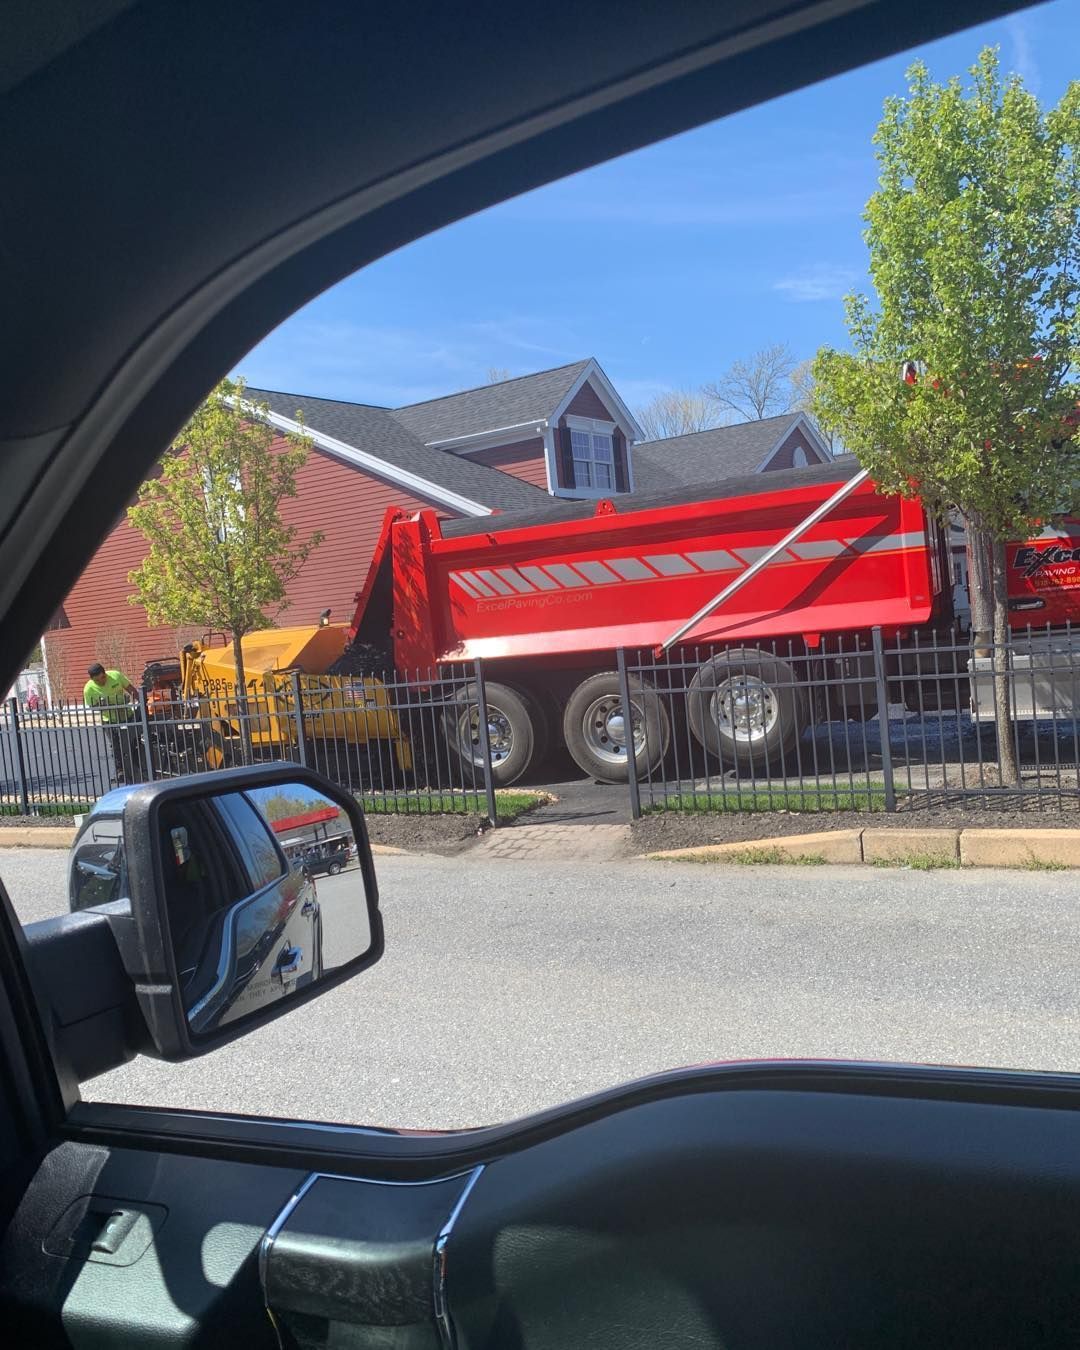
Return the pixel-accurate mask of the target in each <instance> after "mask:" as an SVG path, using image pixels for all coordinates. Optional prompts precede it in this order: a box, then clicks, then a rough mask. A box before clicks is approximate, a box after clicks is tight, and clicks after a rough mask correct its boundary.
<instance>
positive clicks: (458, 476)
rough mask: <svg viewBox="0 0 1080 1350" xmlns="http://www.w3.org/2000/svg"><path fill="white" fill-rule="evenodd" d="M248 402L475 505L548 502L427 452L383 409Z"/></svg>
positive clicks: (282, 398)
mask: <svg viewBox="0 0 1080 1350" xmlns="http://www.w3.org/2000/svg"><path fill="white" fill-rule="evenodd" d="M247 395H248V397H249V398H251V399H253V400H255V401H256V402H259V403H266V404H267V405H268V406H269V408H270V411H271V412H275V413H277V414H278V415H279V416H281V417H289V418H295V417H296V414H297V412H300V413H301V414H302V415H303V419H304V422H305V424H306V426H307V427H308V429H309V430H311V431H321V432H322V433H323V434H324V435H325V436H332V437H333V438H334V440H338V441H344V443H345V444H346V445H350V446H352V447H353V448H354V449H356V450H364V451H366V452H367V453H368V454H370V455H376V456H378V458H379V459H382V460H385V461H386V463H387V464H388V465H391V466H396V467H397V468H401V469H406V470H407V471H408V472H409V473H414V474H418V475H419V476H420V477H421V478H426V479H427V480H428V481H429V482H432V483H435V484H438V485H439V486H441V487H444V488H447V489H448V490H449V491H451V492H456V493H458V494H460V495H461V496H462V497H468V498H469V499H470V500H471V501H474V502H478V503H479V504H480V505H481V506H488V507H491V508H492V509H493V510H495V509H498V510H502V511H514V510H521V509H524V508H527V507H530V506H534V505H536V504H537V503H542V502H544V501H547V500H548V496H547V493H546V492H545V491H544V490H543V488H538V487H534V486H533V484H532V483H525V482H522V480H521V479H520V478H514V477H513V476H512V475H511V474H508V473H502V472H500V471H499V470H498V469H492V468H489V467H488V466H487V465H486V464H476V463H474V462H473V461H472V460H470V459H465V458H462V457H461V456H460V455H451V454H448V453H447V452H446V451H445V450H433V449H432V448H431V447H430V446H427V445H424V444H423V442H422V441H419V440H417V438H416V437H415V436H414V435H412V434H411V433H410V432H409V431H407V430H406V428H405V427H404V426H402V425H401V423H400V422H399V421H397V420H396V419H395V418H394V416H393V415H392V414H391V411H390V409H388V408H376V407H373V406H372V405H371V404H367V403H342V402H339V401H338V400H337V399H331V398H310V397H308V396H307V395H306V394H282V393H278V392H277V391H275V390H273V389H253V388H251V387H249V388H248V389H247Z"/></svg>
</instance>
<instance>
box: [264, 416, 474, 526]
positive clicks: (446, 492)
mask: <svg viewBox="0 0 1080 1350" xmlns="http://www.w3.org/2000/svg"><path fill="white" fill-rule="evenodd" d="M245 406H246V408H247V410H248V411H249V412H250V413H251V414H252V415H253V416H257V417H264V418H265V419H266V420H267V421H268V422H269V423H270V424H271V426H275V427H277V428H278V430H279V431H290V432H292V433H293V434H294V435H297V436H308V437H310V439H311V440H312V441H314V443H315V444H316V445H317V446H318V447H319V449H320V450H326V451H328V452H329V453H330V454H332V455H336V456H337V457H338V458H339V459H343V460H345V461H346V462H347V463H349V464H355V465H356V466H357V468H360V469H369V470H370V471H371V472H372V473H374V474H375V475H376V476H377V477H379V478H389V479H390V481H391V482H392V483H397V484H398V486H399V487H403V488H407V489H408V490H409V491H410V492H415V493H416V495H417V496H418V497H430V498H431V499H432V501H436V502H438V503H439V504H440V505H442V506H446V507H449V509H450V510H451V511H459V512H460V513H461V514H462V515H465V516H490V515H491V514H492V510H491V507H490V506H484V505H483V503H482V502H474V501H472V499H471V498H469V497H462V496H461V495H460V494H459V493H457V492H452V491H451V490H450V489H449V488H447V487H443V486H442V484H441V483H434V482H432V480H431V479H430V478H423V477H421V475H420V474H418V473H412V472H411V471H410V470H409V469H403V468H401V467H400V466H399V465H397V464H390V463H388V462H387V461H386V460H385V459H380V458H379V456H378V455H372V454H369V453H368V451H366V450H358V449H357V448H356V446H355V445H347V444H346V442H345V441H339V440H337V439H336V438H335V437H334V436H327V435H326V434H325V433H324V432H321V431H315V430H313V429H312V428H311V427H309V426H305V425H303V424H302V423H300V422H295V421H293V419H292V418H291V417H282V415H281V414H280V413H276V412H270V411H264V410H262V409H260V408H258V407H256V406H255V405H254V404H251V403H249V404H246V405H245Z"/></svg>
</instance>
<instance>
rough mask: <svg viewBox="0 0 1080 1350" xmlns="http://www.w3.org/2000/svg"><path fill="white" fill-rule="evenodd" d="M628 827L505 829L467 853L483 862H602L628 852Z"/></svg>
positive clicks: (560, 826) (528, 826)
mask: <svg viewBox="0 0 1080 1350" xmlns="http://www.w3.org/2000/svg"><path fill="white" fill-rule="evenodd" d="M629 846H630V826H629V825H556V824H552V825H507V826H504V827H503V828H502V829H500V830H488V832H487V833H486V834H485V835H484V836H483V838H482V839H480V840H478V842H477V843H475V844H474V845H473V846H472V848H471V849H470V850H469V853H470V854H472V855H479V856H480V857H483V858H507V859H523V860H528V861H529V862H535V861H537V860H538V859H539V860H543V859H551V861H553V862H554V861H558V860H561V861H563V862H574V861H575V860H578V859H581V860H588V861H590V862H605V861H607V860H608V859H610V858H622V857H626V856H627V854H628V853H629V852H630V847H629Z"/></svg>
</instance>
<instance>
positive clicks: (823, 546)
mask: <svg viewBox="0 0 1080 1350" xmlns="http://www.w3.org/2000/svg"><path fill="white" fill-rule="evenodd" d="M843 551H844V545H843V543H842V542H841V540H839V539H810V540H800V541H799V542H798V543H795V544H792V545H791V546H790V547H789V549H788V552H789V553H794V554H795V556H796V558H798V559H799V560H800V561H801V562H809V561H810V560H811V559H812V558H836V557H839V555H840V554H841V553H843Z"/></svg>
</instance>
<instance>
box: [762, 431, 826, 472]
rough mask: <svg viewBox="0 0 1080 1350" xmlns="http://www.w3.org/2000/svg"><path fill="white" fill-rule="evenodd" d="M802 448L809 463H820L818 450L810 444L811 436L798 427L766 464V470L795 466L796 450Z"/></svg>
mask: <svg viewBox="0 0 1080 1350" xmlns="http://www.w3.org/2000/svg"><path fill="white" fill-rule="evenodd" d="M799 448H801V449H802V450H803V452H804V453H805V455H806V462H807V464H820V463H821V459H820V457H819V455H818V452H817V451H816V450H814V449H813V448H812V447H811V445H810V440H809V437H807V435H806V434H805V432H803V431H802V430H801V429H800V428H798V427H796V428H795V430H794V431H792V432H790V433H789V434H788V435H787V437H786V438H785V439H784V442H783V444H782V445H781V446H780V448H779V449H778V450H777V452H776V454H775V455H773V457H772V458H771V459H770V460H769V462H768V463H767V464H766V465H765V466H764V468H765V470H767V471H770V472H771V471H772V470H773V469H791V468H794V467H795V451H796V450H798V449H799Z"/></svg>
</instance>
